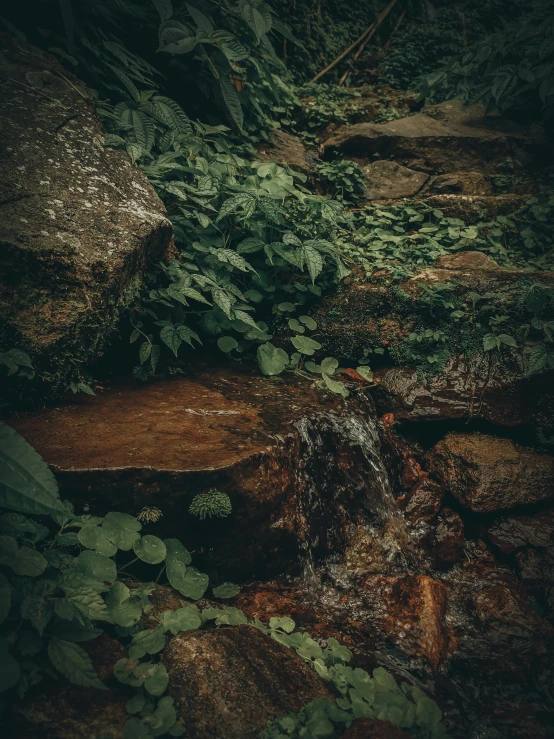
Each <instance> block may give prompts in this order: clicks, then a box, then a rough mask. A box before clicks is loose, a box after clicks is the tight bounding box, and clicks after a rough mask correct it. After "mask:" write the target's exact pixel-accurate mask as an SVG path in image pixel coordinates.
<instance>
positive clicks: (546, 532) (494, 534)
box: [488, 510, 554, 554]
mask: <svg viewBox="0 0 554 739" xmlns="http://www.w3.org/2000/svg"><path fill="white" fill-rule="evenodd" d="M488 539H489V541H490V542H491V543H492V544H494V545H495V546H496V547H498V548H499V549H500V551H501V552H504V554H511V553H512V552H514V551H515V550H516V549H520V548H521V547H526V546H533V547H549V546H554V511H552V510H549V511H543V512H542V513H537V514H536V515H534V516H508V517H503V518H501V519H499V520H498V521H495V522H494V524H493V525H492V526H491V527H490V529H489V533H488Z"/></svg>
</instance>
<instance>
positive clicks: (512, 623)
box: [444, 563, 554, 679]
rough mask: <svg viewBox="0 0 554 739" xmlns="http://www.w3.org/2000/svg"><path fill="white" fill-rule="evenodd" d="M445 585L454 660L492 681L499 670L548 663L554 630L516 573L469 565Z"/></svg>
mask: <svg viewBox="0 0 554 739" xmlns="http://www.w3.org/2000/svg"><path fill="white" fill-rule="evenodd" d="M444 581H445V585H446V587H447V593H448V596H447V598H448V612H449V616H450V619H449V622H450V623H451V625H452V628H453V631H454V635H455V638H456V645H457V646H456V652H455V654H454V659H456V660H460V661H461V662H464V663H465V664H466V665H468V666H469V665H471V666H472V668H474V669H476V670H478V671H479V672H482V671H483V670H484V671H485V673H486V676H487V677H486V679H489V678H490V670H491V669H493V668H494V670H495V671H496V672H497V674H498V675H500V674H502V673H514V674H516V673H518V674H520V673H521V670H522V669H525V668H529V667H530V666H531V665H533V664H535V662H536V660H537V659H539V661H541V660H542V664H543V665H546V664H548V662H549V660H550V659H551V656H552V648H553V644H554V642H553V637H554V629H553V628H552V626H551V625H550V624H549V623H548V622H547V621H545V620H544V619H542V618H540V617H539V616H538V615H537V613H535V611H534V610H533V609H532V607H531V605H530V603H529V601H528V600H527V598H526V597H525V594H524V591H523V590H522V589H521V587H520V586H519V584H518V583H517V580H516V579H515V577H514V576H513V574H512V573H511V572H509V571H508V570H507V569H503V568H499V567H498V566H495V565H492V566H491V565H488V564H481V563H475V564H474V563H467V564H465V565H464V566H463V567H459V568H454V569H453V570H452V571H451V572H450V573H448V575H446V576H445V578H444ZM493 666H494V667H493ZM538 669H539V666H538V663H537V671H538Z"/></svg>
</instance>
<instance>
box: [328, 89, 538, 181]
mask: <svg viewBox="0 0 554 739" xmlns="http://www.w3.org/2000/svg"><path fill="white" fill-rule="evenodd" d="M538 146H539V142H538V141H537V142H534V141H533V140H532V139H531V137H530V134H529V132H528V130H527V129H525V128H523V127H522V126H519V125H518V124H516V123H513V122H512V121H508V120H506V119H503V118H501V117H499V116H485V108H484V107H483V106H481V105H472V106H470V107H469V108H464V104H463V102H462V101H461V100H450V101H447V102H444V103H439V104H438V105H433V106H430V107H428V108H426V109H425V110H424V111H423V112H421V113H417V114H416V115H412V116H408V117H406V118H401V119H399V120H393V121H388V122H386V123H380V124H377V125H375V124H371V123H358V124H355V125H353V126H343V127H342V128H340V129H339V130H337V131H336V133H335V134H334V135H333V136H332V137H331V138H330V139H328V140H327V141H326V142H325V152H326V153H329V154H330V155H331V156H334V155H336V154H337V153H342V154H347V155H349V154H350V155H352V154H354V155H363V156H372V155H374V154H379V155H380V156H381V157H383V158H384V157H389V156H392V157H393V158H394V159H395V160H396V161H399V162H402V161H403V160H409V159H414V158H419V159H423V160H424V161H425V165H426V167H432V168H433V169H434V170H435V171H437V172H440V171H442V172H452V171H459V170H461V169H462V170H465V171H474V170H479V171H482V170H483V164H484V163H486V164H485V166H486V168H487V169H488V170H489V171H495V168H496V167H498V165H499V164H501V163H503V162H504V161H505V160H506V158H507V157H514V158H515V159H519V160H521V159H522V158H525V152H526V150H530V149H535V148H538Z"/></svg>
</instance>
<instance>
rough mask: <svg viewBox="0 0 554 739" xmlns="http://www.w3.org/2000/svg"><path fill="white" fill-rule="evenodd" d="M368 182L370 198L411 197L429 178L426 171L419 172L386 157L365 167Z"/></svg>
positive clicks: (367, 194)
mask: <svg viewBox="0 0 554 739" xmlns="http://www.w3.org/2000/svg"><path fill="white" fill-rule="evenodd" d="M364 174H365V177H366V180H367V182H368V189H367V190H366V192H365V197H366V198H367V199H368V200H386V199H389V198H390V199H393V200H395V199H397V198H409V197H410V196H412V195H415V194H416V193H417V192H418V191H419V190H421V188H422V187H423V185H424V184H425V183H426V182H427V180H428V179H429V176H428V175H426V174H425V173H424V172H417V171H415V170H412V169H408V167H403V166H402V165H401V164H397V163H396V162H391V161H388V160H386V159H382V160H378V161H376V162H373V163H372V164H368V165H366V166H365V167H364Z"/></svg>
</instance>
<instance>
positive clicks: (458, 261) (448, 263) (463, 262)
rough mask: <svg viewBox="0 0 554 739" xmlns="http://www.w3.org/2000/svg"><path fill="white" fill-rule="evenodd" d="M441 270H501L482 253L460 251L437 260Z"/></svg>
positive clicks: (492, 260)
mask: <svg viewBox="0 0 554 739" xmlns="http://www.w3.org/2000/svg"><path fill="white" fill-rule="evenodd" d="M436 266H437V267H439V268H440V269H499V266H498V264H497V262H495V261H494V259H491V258H490V257H489V256H487V255H486V254H483V252H481V251H459V252H458V253H457V254H448V255H446V256H444V257H439V259H437V265H436Z"/></svg>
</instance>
